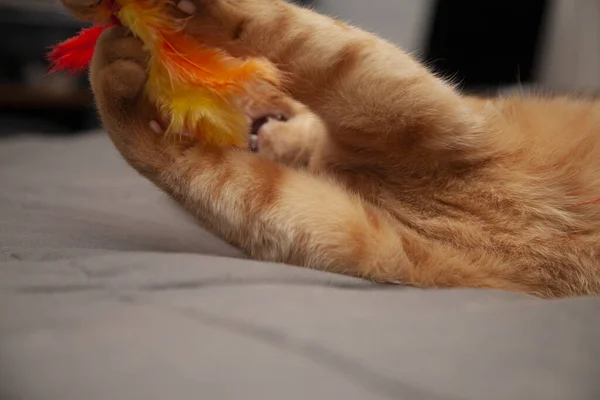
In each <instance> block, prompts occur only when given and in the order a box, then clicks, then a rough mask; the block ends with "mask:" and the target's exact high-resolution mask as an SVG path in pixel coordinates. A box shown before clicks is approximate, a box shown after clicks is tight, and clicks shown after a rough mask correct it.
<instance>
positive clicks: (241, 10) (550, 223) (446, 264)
mask: <svg viewBox="0 0 600 400" xmlns="http://www.w3.org/2000/svg"><path fill="white" fill-rule="evenodd" d="M62 1H63V3H65V5H66V6H67V7H69V8H70V9H71V11H72V12H73V13H75V14H76V15H78V16H80V17H86V15H87V14H86V12H89V11H90V10H93V7H94V5H95V4H97V3H98V2H97V1H95V0H62ZM173 12H174V14H175V15H176V16H178V17H180V16H182V15H185V13H187V14H190V15H191V17H190V19H189V22H188V25H187V28H186V29H187V32H188V33H190V34H191V35H194V36H196V37H198V38H199V39H200V40H202V41H203V42H205V43H208V44H210V45H214V46H219V47H222V48H225V49H227V50H228V51H229V52H231V53H232V54H234V55H236V56H247V55H260V56H263V57H266V58H267V59H269V60H270V61H272V62H273V63H275V64H276V65H277V66H278V68H279V69H280V70H281V71H282V74H283V75H284V76H285V79H286V87H285V89H286V91H287V93H288V94H289V96H288V95H287V94H283V93H280V92H277V91H276V90H275V89H274V88H265V90H266V92H265V99H267V100H268V101H267V102H266V104H262V103H261V104H253V103H248V104H246V109H247V110H248V115H249V117H250V118H251V119H253V120H255V121H256V120H261V118H263V117H268V116H277V115H283V116H284V117H285V120H278V119H276V118H270V119H267V120H266V123H264V124H263V125H262V126H261V127H258V140H257V143H256V145H255V147H256V149H257V152H258V153H259V154H258V155H257V154H254V153H253V152H251V151H247V150H242V149H235V148H225V149H217V148H211V147H208V146H205V145H202V144H201V143H196V142H193V141H192V139H189V138H186V137H182V138H181V139H180V140H169V139H166V138H164V136H163V135H160V134H157V133H155V131H160V125H159V123H157V122H156V121H159V120H160V118H159V117H158V116H156V115H155V111H154V110H153V109H152V107H151V106H150V105H149V103H148V102H147V101H146V100H145V99H144V98H143V95H142V87H143V85H144V82H145V79H146V76H145V67H144V61H145V53H144V51H143V49H142V47H141V45H140V43H139V42H138V41H137V40H136V39H134V38H133V37H131V36H130V35H129V34H128V33H127V32H126V31H125V30H124V29H122V28H114V29H112V30H110V31H109V32H107V33H106V34H105V35H104V36H103V37H102V38H101V40H100V43H99V45H98V49H97V52H96V56H95V58H94V61H93V65H92V67H91V83H92V87H93V90H94V94H95V96H96V100H97V105H98V109H99V111H100V115H101V117H102V120H103V122H104V125H105V127H106V129H107V130H108V131H109V133H110V137H111V138H112V140H113V142H114V143H115V145H116V147H117V148H118V149H119V151H120V152H121V153H122V155H123V156H124V157H125V159H126V160H127V161H128V162H129V163H130V164H131V165H132V166H133V167H134V168H136V169H137V170H138V171H139V172H140V173H142V174H143V175H144V176H146V177H147V178H148V179H150V180H151V181H152V182H154V183H155V184H156V185H157V186H159V187H160V188H162V189H163V190H164V191H165V192H167V193H168V194H169V195H171V196H172V197H173V198H174V199H175V200H177V201H178V202H179V203H180V204H181V205H182V206H183V207H185V208H186V209H187V210H189V212H191V213H192V214H193V215H195V216H196V217H197V218H198V219H199V220H200V221H201V222H202V223H203V224H204V225H205V226H206V227H207V228H208V229H210V230H212V231H213V232H215V233H216V234H218V235H220V236H221V237H223V238H224V239H225V240H227V241H229V242H230V243H233V244H235V245H237V246H239V247H240V248H241V249H243V250H244V251H245V252H246V253H247V254H248V255H249V256H250V257H253V258H256V259H259V260H269V261H279V262H285V263H289V264H294V265H299V266H305V267H309V268H315V269H320V270H326V271H333V272H336V273H341V274H348V275H353V276H357V277H362V278H365V279H370V280H374V281H378V282H395V283H403V284H407V285H413V286H418V287H472V288H497V289H503V290H509V291H515V292H524V293H529V294H533V295H538V296H543V297H557V296H572V295H586V294H593V295H598V294H600V204H594V201H595V200H596V199H598V198H600V102H596V101H591V100H576V99H567V98H555V99H535V98H499V99H485V100H484V99H475V98H469V97H465V96H462V95H461V94H460V93H458V92H457V91H456V90H455V89H454V88H453V87H452V86H451V85H449V84H448V83H447V82H445V81H443V80H442V79H439V78H438V77H436V76H435V75H433V74H432V73H431V72H429V71H428V70H427V69H426V68H425V67H423V66H422V65H420V64H419V63H417V62H416V61H415V60H414V59H413V58H411V57H410V56H408V55H407V54H405V53H403V52H402V51H401V50H399V49H398V48H396V47H395V46H393V45H392V44H390V43H388V42H386V41H384V40H382V39H379V38H377V37H375V36H373V35H371V34H369V33H366V32H363V31H361V30H359V29H357V28H354V27H351V26H348V25H346V24H344V23H341V22H338V21H335V20H332V19H330V18H327V17H325V16H322V15H319V14H317V13H315V12H313V11H309V10H306V9H301V8H299V7H296V6H294V5H290V4H288V3H286V2H284V1H282V0H191V1H190V0H184V1H181V2H180V3H179V4H178V7H173ZM292 98H293V99H294V100H292ZM153 119H154V120H156V121H152V120H153ZM151 121H152V122H151ZM159 122H160V121H159ZM249 130H250V129H249ZM249 136H250V135H249Z"/></svg>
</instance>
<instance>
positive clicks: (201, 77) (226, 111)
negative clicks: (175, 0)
mask: <svg viewBox="0 0 600 400" xmlns="http://www.w3.org/2000/svg"><path fill="white" fill-rule="evenodd" d="M171 2H172V0H104V1H103V2H102V3H101V4H100V5H99V6H98V9H97V10H98V15H99V18H98V20H104V21H108V20H112V21H113V22H112V23H109V24H105V25H98V26H94V27H92V28H88V29H83V30H82V31H81V32H80V33H79V35H78V36H76V37H74V38H72V39H69V40H67V41H65V42H63V43H61V44H59V45H57V46H55V47H53V48H52V50H51V51H50V54H49V60H50V62H51V72H55V71H59V70H63V71H68V72H72V73H79V72H81V71H82V70H84V69H85V68H86V67H87V66H88V65H89V63H90V62H91V60H92V57H93V54H94V48H95V45H96V42H97V40H98V38H99V37H100V35H101V34H102V32H103V31H104V30H105V29H108V28H110V27H111V26H115V25H124V26H125V27H127V28H128V29H129V30H131V32H132V33H133V34H134V35H135V36H136V37H138V38H139V39H140V40H141V41H142V42H143V44H144V46H145V48H146V50H147V51H148V53H149V60H148V66H147V68H148V81H147V83H146V88H145V90H146V95H147V96H148V98H149V99H150V101H152V102H153V103H154V104H156V106H157V108H158V110H159V111H160V112H161V114H162V115H163V116H165V117H166V119H167V120H169V121H170V125H169V127H168V129H167V134H168V133H171V132H189V133H191V134H192V135H195V136H198V137H199V138H201V139H202V140H203V141H205V142H207V143H211V144H214V145H236V146H245V138H246V134H247V130H248V127H247V125H248V123H247V120H246V116H245V115H244V113H243V112H242V110H240V109H239V108H238V107H237V106H236V105H235V102H234V101H233V100H234V98H236V97H238V96H252V95H253V93H254V91H255V90H254V88H256V87H257V86H256V85H258V84H260V83H261V82H263V83H264V82H268V83H270V84H274V85H279V82H278V78H277V71H276V69H275V67H273V66H272V65H271V64H269V63H268V62H266V61H264V60H262V59H258V58H250V59H238V58H234V57H232V56H230V55H229V54H227V53H226V52H225V51H223V50H220V49H215V48H210V47H207V46H204V45H202V44H201V43H199V42H198V41H196V40H195V39H194V38H193V37H191V36H189V35H187V34H185V33H183V32H182V30H183V25H184V23H185V20H181V19H177V18H174V17H172V16H169V14H168V10H167V7H169V6H170V5H171ZM107 16H109V17H107Z"/></svg>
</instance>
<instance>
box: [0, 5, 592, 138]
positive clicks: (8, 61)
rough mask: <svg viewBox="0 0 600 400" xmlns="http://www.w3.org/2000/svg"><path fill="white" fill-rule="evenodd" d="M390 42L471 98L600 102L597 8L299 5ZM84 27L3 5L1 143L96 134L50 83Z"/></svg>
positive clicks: (81, 85) (84, 111)
mask: <svg viewBox="0 0 600 400" xmlns="http://www.w3.org/2000/svg"><path fill="white" fill-rule="evenodd" d="M297 2H299V3H303V4H307V5H310V6H312V7H314V8H316V9H318V10H320V11H322V12H325V13H327V14H329V15H332V16H336V17H339V18H341V19H345V20H348V21H349V22H351V23H353V24H354V25H357V26H360V27H362V28H364V29H366V30H369V31H371V32H374V33H376V34H378V35H380V36H382V37H384V38H387V39H389V40H391V41H393V42H395V43H397V44H398V45H399V46H401V47H402V48H404V49H405V50H407V51H409V52H411V53H412V54H414V55H415V56H417V57H419V58H420V59H421V60H423V61H425V62H427V63H428V64H429V65H431V66H432V67H433V68H434V69H435V70H437V71H438V72H440V73H441V74H443V75H445V76H447V77H451V78H452V79H453V80H455V81H456V82H459V83H460V84H461V85H462V87H463V88H464V89H465V90H467V91H470V92H475V93H481V94H491V93H497V92H498V91H499V90H513V89H515V88H517V90H518V89H519V88H523V90H529V88H535V89H536V90H537V89H538V88H539V89H542V90H543V91H544V92H550V93H563V92H577V93H592V94H595V93H600V0H487V1H481V0H370V1H365V0H314V1H297ZM81 27H82V25H81V24H80V23H78V22H77V21H75V20H74V19H72V18H70V17H69V16H67V15H66V13H65V12H64V11H63V10H62V9H61V7H60V5H59V4H58V0H0V135H3V136H5V135H9V134H16V133H23V132H42V133H47V134H61V135H65V134H73V133H76V132H80V131H82V130H90V129H94V128H97V127H98V121H97V118H96V115H95V112H94V110H93V106H92V98H91V95H90V91H89V89H88V87H87V82H86V79H85V77H70V76H66V75H61V74H57V75H52V76H48V75H47V73H46V71H47V64H46V60H45V54H46V52H47V49H48V47H49V46H51V45H53V44H56V43H58V42H60V41H61V40H64V39H66V38H68V37H70V36H72V35H74V34H75V33H76V32H77V31H78V30H79V29H80V28H81Z"/></svg>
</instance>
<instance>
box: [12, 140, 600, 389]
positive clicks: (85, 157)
mask: <svg viewBox="0 0 600 400" xmlns="http://www.w3.org/2000/svg"><path fill="white" fill-rule="evenodd" d="M599 379H600V300H596V299H591V298H581V299H570V300H560V301H541V300H537V299H533V298H529V297H525V296H519V295H513V294H507V293H501V292H494V291H473V290H445V291H442V290H439V291H421V290H416V289H405V288H401V287H382V286H376V285H373V284H370V283H367V282H362V281H359V280H355V279H350V278H346V277H340V276H334V275H330V274H327V273H321V272H316V271H308V270H303V269H299V268H293V267H289V266H283V265H274V264H268V263H260V262H253V261H248V260H245V259H244V258H243V257H242V256H241V254H240V253H239V252H238V251H237V250H236V249H234V248H232V247H230V246H228V245H227V244H225V243H223V242H222V241H221V240H219V239H217V238H215V237H214V236H212V235H211V234H209V233H207V232H205V231H204V230H202V228H201V227H199V226H198V225H197V224H196V223H195V222H194V221H193V220H192V219H190V218H189V217H188V216H187V215H186V214H184V213H183V212H181V211H180V210H179V209H177V208H176V207H175V206H173V204H172V203H171V202H170V201H169V200H168V199H167V198H166V196H165V195H163V194H162V193H160V192H159V191H158V190H156V189H155V188H154V187H152V186H151V185H150V184H149V183H147V182H146V181H145V180H144V179H142V178H141V177H139V176H137V174H136V173H135V172H133V171H132V170H130V169H129V168H128V167H127V166H126V165H125V163H124V162H123V161H122V160H121V159H120V158H119V157H118V155H117V154H116V151H115V150H114V149H113V148H112V146H111V145H110V144H109V142H108V139H107V138H106V137H105V136H104V135H103V134H100V133H96V134H90V135H86V136H83V137H79V138H75V139H42V138H35V137H22V138H17V139H10V140H4V141H0V399H2V400H6V399H24V400H38V399H39V400H120V399H123V400H137V399H140V400H142V399H143V400H153V399H157V400H165V399H194V400H197V399H203V400H204V399H206V400H218V399H246V400H250V399H257V400H265V399H274V400H281V399H291V400H293V399H298V400H304V399H343V400H353V399H356V400H364V399H394V400H397V399H477V400H479V399H511V400H517V399H527V400H532V399H544V400H549V399H565V400H575V399H590V400H592V399H593V400H597V399H600V383H599Z"/></svg>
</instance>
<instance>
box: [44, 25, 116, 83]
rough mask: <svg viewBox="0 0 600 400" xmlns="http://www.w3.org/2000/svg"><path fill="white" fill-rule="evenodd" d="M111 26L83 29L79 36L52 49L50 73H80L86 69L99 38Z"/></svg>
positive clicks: (49, 55) (49, 57) (49, 56)
mask: <svg viewBox="0 0 600 400" xmlns="http://www.w3.org/2000/svg"><path fill="white" fill-rule="evenodd" d="M111 26H112V25H107V26H93V27H91V28H86V29H82V30H81V31H80V32H79V34H78V35H77V36H75V37H73V38H71V39H68V40H66V41H64V42H62V43H60V44H59V45H57V46H54V47H52V50H51V51H50V53H49V54H48V60H49V61H50V64H51V65H50V73H54V72H57V71H68V72H71V73H79V72H81V71H83V70H84V69H86V68H87V67H88V65H89V64H90V62H91V61H92V57H93V56H94V49H95V48H96V42H97V41H98V38H99V37H100V35H101V34H102V32H103V31H104V30H105V29H108V28H110V27H111Z"/></svg>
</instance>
